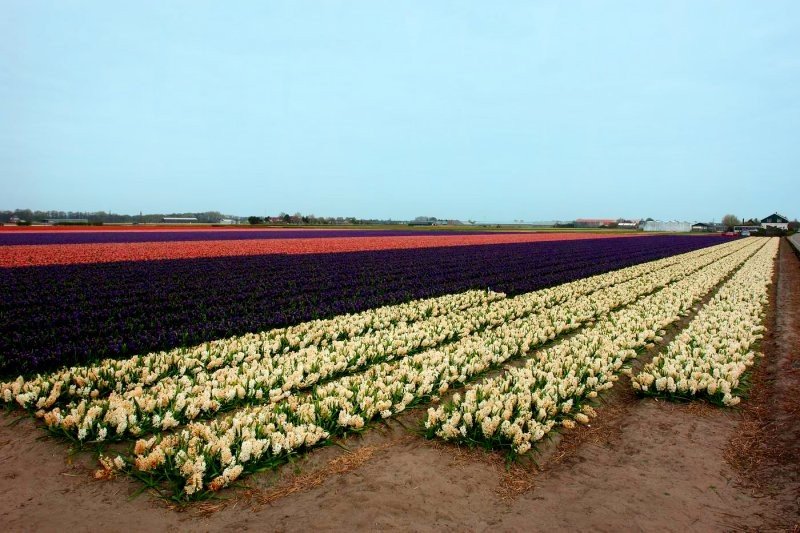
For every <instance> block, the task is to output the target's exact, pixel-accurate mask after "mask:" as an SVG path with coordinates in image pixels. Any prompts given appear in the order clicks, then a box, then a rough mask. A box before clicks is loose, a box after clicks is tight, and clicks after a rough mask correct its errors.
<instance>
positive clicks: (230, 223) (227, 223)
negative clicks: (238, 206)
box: [219, 218, 239, 226]
mask: <svg viewBox="0 0 800 533" xmlns="http://www.w3.org/2000/svg"><path fill="white" fill-rule="evenodd" d="M219 223H220V224H222V225H223V226H234V225H236V224H238V223H239V221H238V220H234V219H232V218H223V219H222V220H220V221H219Z"/></svg>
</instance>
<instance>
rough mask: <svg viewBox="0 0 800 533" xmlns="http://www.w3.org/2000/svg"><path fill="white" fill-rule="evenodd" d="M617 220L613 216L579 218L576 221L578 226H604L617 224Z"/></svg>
mask: <svg viewBox="0 0 800 533" xmlns="http://www.w3.org/2000/svg"><path fill="white" fill-rule="evenodd" d="M616 222H617V221H616V220H614V219H611V218H579V219H577V220H576V221H575V227H576V228H602V227H604V226H611V225H612V224H616Z"/></svg>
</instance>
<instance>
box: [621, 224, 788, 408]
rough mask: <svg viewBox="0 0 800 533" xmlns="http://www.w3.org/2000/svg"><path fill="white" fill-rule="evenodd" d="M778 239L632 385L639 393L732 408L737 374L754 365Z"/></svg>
mask: <svg viewBox="0 0 800 533" xmlns="http://www.w3.org/2000/svg"><path fill="white" fill-rule="evenodd" d="M778 245H779V240H778V239H777V238H773V239H771V240H770V242H769V244H767V245H766V246H765V247H764V248H763V249H762V250H761V251H760V252H759V253H758V254H757V255H756V256H755V257H754V258H753V259H752V260H750V261H748V262H747V264H746V265H745V266H744V267H743V268H742V269H741V270H739V271H738V272H737V273H736V274H735V275H734V276H733V277H732V278H731V279H730V281H728V282H727V283H726V284H725V285H724V286H723V287H722V288H721V289H720V290H719V292H717V294H715V295H714V298H713V299H711V301H709V303H708V304H706V305H705V306H704V307H703V308H702V309H701V310H700V312H699V313H698V314H697V316H696V317H695V318H694V319H693V320H692V322H691V323H690V324H689V326H688V327H687V328H686V329H685V330H684V331H682V332H681V333H680V334H679V335H678V336H677V337H675V339H674V340H673V341H672V342H671V343H670V344H669V346H667V349H666V350H665V352H664V353H662V354H660V355H657V356H656V357H654V358H653V360H652V361H651V362H650V363H648V364H647V365H645V367H644V368H643V369H642V371H641V372H639V373H638V374H637V375H636V376H635V377H634V378H633V380H632V385H633V388H634V389H636V390H638V391H640V392H641V393H642V394H647V395H657V396H665V397H669V398H674V399H692V398H695V397H698V396H705V397H707V398H709V399H711V400H712V401H715V402H719V403H721V404H723V405H727V406H732V405H736V404H738V403H739V401H740V398H739V396H737V395H736V390H737V388H738V387H739V384H740V381H741V378H742V374H744V372H745V371H746V370H747V369H748V367H750V366H752V365H753V362H754V358H755V353H754V352H753V351H752V347H753V345H754V344H755V343H756V342H757V341H758V340H759V339H760V338H761V337H762V334H761V332H762V331H763V330H764V326H763V325H762V320H763V317H764V313H765V308H766V305H767V303H768V300H769V286H770V283H771V282H772V275H773V272H774V263H775V261H774V259H775V256H776V255H777V253H778Z"/></svg>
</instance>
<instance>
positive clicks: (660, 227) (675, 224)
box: [644, 220, 692, 232]
mask: <svg viewBox="0 0 800 533" xmlns="http://www.w3.org/2000/svg"><path fill="white" fill-rule="evenodd" d="M644 231H671V232H690V231H692V225H691V224H690V223H689V222H679V221H677V220H669V221H667V222H664V221H662V220H648V221H647V222H645V225H644Z"/></svg>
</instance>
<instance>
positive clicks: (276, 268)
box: [0, 236, 722, 376]
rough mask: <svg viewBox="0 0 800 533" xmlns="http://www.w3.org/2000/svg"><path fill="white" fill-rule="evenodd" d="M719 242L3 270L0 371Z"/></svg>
mask: <svg viewBox="0 0 800 533" xmlns="http://www.w3.org/2000/svg"><path fill="white" fill-rule="evenodd" d="M720 242H722V240H721V238H720V237H715V236H702V237H695V236H653V237H642V238H636V239H631V238H619V239H616V238H612V239H598V240H577V241H560V242H559V241H557V242H539V243H525V244H502V245H481V246H463V247H454V248H427V249H415V250H386V251H377V252H354V253H338V254H314V255H268V256H254V257H234V258H229V257H219V258H204V259H189V260H165V261H143V262H122V263H108V264H90V265H68V266H48V267H30V268H13V269H0V375H5V376H10V375H16V374H21V373H22V374H29V373H33V372H40V371H45V370H49V369H53V368H55V367H59V366H63V365H72V364H78V363H85V362H87V361H90V360H94V359H97V358H100V357H119V356H127V355H131V354H134V353H142V352H148V351H153V350H159V349H168V348H172V347H175V346H180V345H191V344H197V343H199V342H203V341H206V340H210V339H214V338H220V337H226V336H230V335H238V334H242V333H245V332H251V331H259V330H264V329H269V328H273V327H278V326H284V325H289V324H294V323H298V322H302V321H305V320H310V319H315V318H325V317H330V316H334V315H338V314H343V313H348V312H357V311H362V310H364V309H368V308H372V307H377V306H380V305H386V304H394V303H399V302H403V301H408V300H411V299H415V298H424V297H431V296H438V295H442V294H448V293H455V292H461V291H464V290H468V289H485V288H487V287H490V288H491V289H493V290H497V291H503V292H506V293H509V294H511V295H514V294H518V293H523V292H529V291H533V290H537V289H540V288H543V287H547V286H552V285H556V284H560V283H564V282H568V281H572V280H575V279H578V278H582V277H586V276H589V275H593V274H599V273H602V272H606V271H609V270H614V269H618V268H622V267H626V266H630V265H634V264H638V263H642V262H645V261H650V260H654V259H659V258H662V257H667V256H670V255H674V254H678V253H683V252H688V251H691V250H695V249H699V248H702V247H705V246H710V245H713V244H718V243H720Z"/></svg>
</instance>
